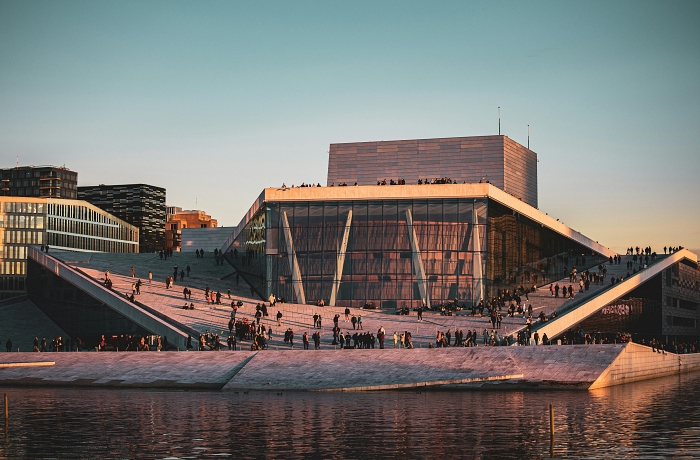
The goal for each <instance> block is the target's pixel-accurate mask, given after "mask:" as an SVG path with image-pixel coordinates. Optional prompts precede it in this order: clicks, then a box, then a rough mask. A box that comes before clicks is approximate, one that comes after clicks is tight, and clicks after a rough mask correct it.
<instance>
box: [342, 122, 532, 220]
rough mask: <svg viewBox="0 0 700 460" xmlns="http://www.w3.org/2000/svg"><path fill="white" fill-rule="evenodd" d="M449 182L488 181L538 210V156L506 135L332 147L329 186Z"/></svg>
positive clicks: (354, 143) (378, 142)
mask: <svg viewBox="0 0 700 460" xmlns="http://www.w3.org/2000/svg"><path fill="white" fill-rule="evenodd" d="M436 178H450V179H452V181H453V182H457V183H460V184H461V183H464V182H467V183H477V182H480V181H482V180H483V181H484V182H486V181H488V182H490V183H491V184H493V185H495V186H496V187H498V188H500V189H501V190H503V191H505V192H507V193H509V194H511V195H513V196H514V197H516V198H519V199H521V200H522V201H524V202H526V203H527V204H529V205H531V206H534V207H537V154H536V153H535V152H533V151H532V150H530V149H528V148H527V147H525V146H523V145H520V144H518V143H517V142H515V141H514V140H512V139H510V138H508V137H506V136H499V135H497V136H474V137H450V138H439V139H412V140H395V141H375V142H353V143H347V144H331V146H330V154H329V158H328V185H332V184H339V183H341V184H342V183H347V185H353V184H354V183H355V182H357V184H358V185H377V183H378V182H381V181H383V180H386V181H387V183H388V182H389V181H391V180H394V181H398V180H399V179H404V180H405V181H406V184H416V183H418V180H419V179H420V180H422V181H425V179H428V180H430V181H432V180H433V179H436Z"/></svg>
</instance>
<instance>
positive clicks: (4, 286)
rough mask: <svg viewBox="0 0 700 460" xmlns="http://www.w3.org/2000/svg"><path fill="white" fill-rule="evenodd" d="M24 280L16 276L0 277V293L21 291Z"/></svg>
mask: <svg viewBox="0 0 700 460" xmlns="http://www.w3.org/2000/svg"><path fill="white" fill-rule="evenodd" d="M23 290H24V278H23V277H17V276H0V291H23Z"/></svg>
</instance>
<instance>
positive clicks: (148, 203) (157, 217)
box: [78, 184, 166, 252]
mask: <svg viewBox="0 0 700 460" xmlns="http://www.w3.org/2000/svg"><path fill="white" fill-rule="evenodd" d="M78 198H79V199H81V200H85V201H88V202H90V203H92V204H94V205H95V206H97V207H98V208H100V209H103V210H105V211H107V212H108V213H110V214H113V215H114V216H116V217H118V218H120V219H123V220H125V221H126V222H128V223H130V224H131V225H135V226H136V227H138V228H139V243H140V244H139V248H140V250H141V252H154V251H159V250H161V249H163V248H164V244H165V215H166V209H165V189H164V188H161V187H156V186H153V185H148V184H127V185H104V184H101V185H95V186H88V187H78Z"/></svg>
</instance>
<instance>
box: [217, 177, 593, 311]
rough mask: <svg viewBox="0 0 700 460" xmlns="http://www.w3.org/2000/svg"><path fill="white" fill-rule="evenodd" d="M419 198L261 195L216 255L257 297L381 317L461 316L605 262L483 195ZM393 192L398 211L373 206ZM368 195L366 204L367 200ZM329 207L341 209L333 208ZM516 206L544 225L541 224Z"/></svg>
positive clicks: (352, 190)
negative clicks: (368, 306)
mask: <svg viewBox="0 0 700 460" xmlns="http://www.w3.org/2000/svg"><path fill="white" fill-rule="evenodd" d="M478 185H482V184H478ZM424 187H426V188H421V186H393V187H392V186H387V187H336V188H335V189H334V188H330V187H327V188H305V189H304V188H303V189H292V190H291V191H290V192H289V193H288V194H285V193H280V192H279V191H275V190H270V189H268V190H266V191H265V192H264V195H265V196H264V198H263V199H260V200H259V202H260V204H259V205H258V206H257V209H253V210H251V212H249V217H248V218H247V221H246V222H244V223H242V225H241V226H239V229H238V231H237V232H236V233H237V234H236V235H235V237H234V238H232V239H231V240H230V244H229V245H227V246H226V247H225V248H224V249H227V250H229V251H234V250H235V251H236V253H237V255H238V256H237V257H231V258H230V259H231V260H232V261H233V263H234V265H236V268H237V269H238V270H239V272H240V273H241V274H242V275H243V276H244V278H245V279H246V281H248V282H249V283H250V284H252V285H253V287H254V288H255V289H256V290H257V291H258V293H259V294H260V295H261V296H263V297H267V296H269V295H270V294H274V295H276V296H277V297H284V298H285V299H287V300H288V301H294V302H301V303H316V302H317V301H319V300H323V301H324V303H325V304H327V305H342V306H345V305H347V306H352V307H359V306H362V305H364V304H365V303H367V302H372V303H374V305H375V306H377V307H381V308H396V307H402V306H404V305H406V306H417V305H420V304H421V303H422V302H426V303H429V304H436V303H444V302H447V301H454V300H455V299H456V300H457V301H458V302H459V303H460V305H466V306H470V305H472V304H477V303H478V302H479V301H480V300H484V299H488V298H490V297H493V296H496V295H498V294H499V293H501V292H503V291H504V290H510V291H511V292H512V290H513V289H516V288H517V287H519V286H523V287H531V286H532V285H541V284H545V283H547V282H549V281H551V280H553V279H559V278H561V277H562V276H563V273H564V271H565V270H571V269H572V268H573V267H574V266H576V267H577V268H578V269H579V270H583V269H586V268H589V267H592V266H596V265H598V264H600V263H601V262H602V261H603V260H605V259H606V258H607V257H606V256H603V255H602V254H601V253H600V252H598V251H596V250H595V248H591V245H586V244H582V243H581V242H579V241H576V240H575V239H572V238H571V237H569V236H566V235H563V234H562V233H560V232H557V231H555V230H554V229H553V228H550V227H548V226H547V225H544V224H543V223H542V222H539V221H537V220H535V219H532V218H530V217H528V216H527V215H525V214H523V213H522V212H518V211H517V210H516V209H513V208H510V207H508V206H507V205H506V204H504V203H502V202H499V201H497V200H496V199H494V198H492V197H491V196H490V194H489V193H485V194H484V193H481V194H473V195H474V196H473V197H472V196H469V194H466V193H464V194H462V193H459V192H460V190H457V189H456V187H462V186H461V185H428V186H424ZM435 187H443V189H442V190H444V191H445V192H446V193H444V194H443V195H444V196H443V197H440V198H438V197H431V198H425V197H422V196H421V195H425V194H426V193H424V192H426V191H429V192H431V193H429V195H438V196H439V195H440V194H435V193H433V192H435V191H437V190H438V189H436V188H435ZM464 187H468V186H467V185H465V186H464ZM483 187H484V189H485V190H491V189H493V187H491V186H488V185H487V184H483ZM489 187H490V188H489ZM390 189H391V190H390ZM399 189H403V190H401V193H396V195H403V197H402V199H391V198H384V197H383V196H381V195H387V193H386V192H387V191H391V192H394V191H396V192H398V191H399ZM368 192H369V193H368ZM373 192H377V193H376V195H377V196H375V197H374V198H376V199H368V198H371V197H372V195H373ZM404 192H408V193H404ZM455 192H456V193H455ZM498 192H500V194H501V195H506V194H505V193H504V192H501V191H498ZM494 193H496V194H498V193H497V192H496V191H494ZM293 194H297V195H300V198H302V199H298V200H297V199H294V197H293V196H292V195H293ZM391 194H392V193H389V195H391ZM339 195H344V196H345V198H346V199H333V198H334V196H339ZM348 195H355V196H356V197H358V198H359V197H363V198H365V199H354V197H353V196H348ZM411 195H415V198H411V199H409V198H410V196H411ZM460 195H462V196H460ZM275 198H281V199H279V200H276V199H275ZM501 198H502V196H501ZM510 200H513V198H512V197H510ZM502 201H508V200H502ZM517 201H518V207H520V208H522V207H526V208H527V210H528V212H529V213H530V214H532V215H534V216H535V217H545V219H542V220H543V221H544V222H547V223H549V220H552V219H551V218H549V217H548V216H545V215H544V213H540V212H539V211H537V210H536V209H534V208H532V207H530V206H528V205H526V204H524V203H522V202H520V201H519V200H517ZM579 239H580V238H579ZM583 241H584V243H585V242H587V241H590V240H588V239H585V237H584V240H583Z"/></svg>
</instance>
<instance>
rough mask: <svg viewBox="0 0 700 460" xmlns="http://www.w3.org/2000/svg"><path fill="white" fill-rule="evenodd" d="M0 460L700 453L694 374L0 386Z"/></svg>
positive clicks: (699, 377)
mask: <svg viewBox="0 0 700 460" xmlns="http://www.w3.org/2000/svg"><path fill="white" fill-rule="evenodd" d="M3 391H6V392H7V393H8V394H9V397H10V426H9V434H8V436H7V438H6V440H5V442H2V437H1V435H0V457H1V458H12V459H15V458H32V459H33V458H47V457H49V458H50V457H53V458H85V459H92V458H168V457H171V458H172V457H175V458H226V457H231V458H265V457H270V458H274V457H277V458H308V457H315V458H329V457H332V458H342V459H345V458H374V457H380V456H381V457H384V458H395V457H403V458H409V457H410V458H431V459H432V458H440V457H443V458H455V457H460V458H548V457H549V456H550V438H549V418H548V408H549V403H553V404H554V407H555V424H556V439H555V444H554V455H555V456H556V457H576V458H585V457H590V458H600V457H604V458H623V457H646V458H649V457H658V458H667V457H669V456H676V457H688V458H698V457H700V420H699V417H698V416H699V415H700V373H695V374H690V375H685V376H681V377H678V376H675V377H669V378H665V379H657V380H652V381H648V382H640V383H636V384H631V385H625V386H619V387H614V388H609V389H602V390H596V391H593V392H585V391H546V392H545V391H541V392H505V391H502V392H499V391H483V392H431V393H425V392H422V393H419V392H396V393H387V392H382V393H368V394H334V393H284V394H279V393H274V392H271V393H262V392H259V393H256V392H250V393H247V394H246V393H243V392H241V393H238V394H236V393H232V392H174V391H143V390H92V389H15V388H8V389H5V390H3V389H0V392H3Z"/></svg>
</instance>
